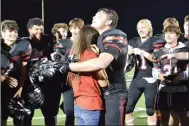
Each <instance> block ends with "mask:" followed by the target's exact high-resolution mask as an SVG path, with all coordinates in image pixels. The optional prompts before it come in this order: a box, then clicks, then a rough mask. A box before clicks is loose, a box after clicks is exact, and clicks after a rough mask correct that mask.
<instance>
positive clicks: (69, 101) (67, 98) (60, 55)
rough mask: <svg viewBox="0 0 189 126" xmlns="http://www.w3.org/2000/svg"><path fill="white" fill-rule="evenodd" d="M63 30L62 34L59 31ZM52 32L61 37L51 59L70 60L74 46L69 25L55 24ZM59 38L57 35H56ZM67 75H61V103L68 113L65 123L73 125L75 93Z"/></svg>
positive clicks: (58, 60)
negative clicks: (69, 36) (69, 32)
mask: <svg viewBox="0 0 189 126" xmlns="http://www.w3.org/2000/svg"><path fill="white" fill-rule="evenodd" d="M60 31H62V34H59V32H60ZM52 33H53V35H54V36H57V35H58V34H59V37H58V38H59V39H56V43H55V45H54V53H52V54H51V59H52V60H53V61H55V62H62V61H65V62H69V61H68V60H69V59H68V57H69V53H70V50H71V47H72V41H71V39H68V38H67V33H68V26H67V24H65V23H58V24H55V25H54V27H53V28H52ZM56 38H57V37H56ZM66 80H67V75H64V76H62V77H61V81H60V83H61V85H62V92H63V99H64V101H63V103H62V104H61V105H60V107H61V109H62V110H63V112H64V113H65V115H66V119H65V125H66V126H73V125H74V95H73V91H72V88H71V87H70V86H69V85H67V84H66Z"/></svg>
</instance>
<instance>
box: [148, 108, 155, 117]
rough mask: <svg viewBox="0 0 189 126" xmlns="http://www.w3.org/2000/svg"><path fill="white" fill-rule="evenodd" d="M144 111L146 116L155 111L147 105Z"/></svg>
mask: <svg viewBox="0 0 189 126" xmlns="http://www.w3.org/2000/svg"><path fill="white" fill-rule="evenodd" d="M146 113H147V115H148V116H152V115H154V113H155V109H154V108H151V107H148V108H146Z"/></svg>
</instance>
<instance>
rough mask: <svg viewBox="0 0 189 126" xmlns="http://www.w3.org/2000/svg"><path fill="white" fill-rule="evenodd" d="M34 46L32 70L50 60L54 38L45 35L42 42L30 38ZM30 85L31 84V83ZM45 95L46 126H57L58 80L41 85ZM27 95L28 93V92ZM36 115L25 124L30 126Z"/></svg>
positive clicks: (27, 119) (31, 61)
mask: <svg viewBox="0 0 189 126" xmlns="http://www.w3.org/2000/svg"><path fill="white" fill-rule="evenodd" d="M26 39H27V40H28V41H29V42H30V43H31V46H32V55H31V59H30V62H29V68H28V69H30V68H32V66H33V64H35V63H36V62H37V61H39V60H40V59H41V58H48V59H50V54H51V53H53V45H54V42H53V38H52V37H50V36H48V35H43V36H42V38H41V40H40V41H33V40H32V39H30V38H26ZM29 83H30V82H29ZM40 88H41V89H42V92H43V94H44V104H43V106H42V107H41V111H42V114H43V115H44V117H45V124H46V125H56V115H57V114H58V109H59V102H60V94H61V93H60V92H61V88H60V84H59V82H58V81H56V80H51V79H49V81H48V82H47V81H45V82H44V83H43V84H41V85H40ZM26 93H27V92H26ZM33 115H34V110H33V111H32V114H31V115H30V116H28V117H27V118H25V119H24V124H23V125H27V126H30V125H31V121H32V118H33Z"/></svg>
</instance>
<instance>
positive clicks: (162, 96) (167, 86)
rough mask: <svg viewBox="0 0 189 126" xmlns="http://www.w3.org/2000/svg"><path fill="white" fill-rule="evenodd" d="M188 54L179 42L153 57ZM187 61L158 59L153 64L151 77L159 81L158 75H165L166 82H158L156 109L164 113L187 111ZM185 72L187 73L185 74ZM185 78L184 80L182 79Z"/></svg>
mask: <svg viewBox="0 0 189 126" xmlns="http://www.w3.org/2000/svg"><path fill="white" fill-rule="evenodd" d="M179 52H186V53H188V52H189V49H188V48H187V47H186V46H185V45H184V44H183V43H181V42H179V43H178V45H177V46H176V47H174V48H169V47H168V45H165V47H163V48H161V49H160V50H159V51H158V52H155V53H154V54H153V55H155V56H156V57H157V59H159V58H160V57H161V56H162V55H165V54H172V53H179ZM188 63H189V62H188V61H187V60H177V59H174V58H172V59H166V58H164V59H160V60H159V62H157V63H154V68H153V76H154V77H155V78H157V79H159V77H158V75H159V74H160V73H162V74H165V75H166V76H165V79H166V80H167V81H165V82H160V85H159V93H158V98H157V108H158V109H159V110H164V111H174V112H183V111H187V110H188V109H189V108H188V106H189V105H188V103H189V102H188V99H189V98H188V88H187V86H188V80H187V78H188V77H187V75H188V72H187V71H186V69H187V67H188ZM185 72H187V73H185ZM178 74H179V75H180V76H181V80H180V81H179V82H177V83H174V82H173V80H174V79H175V78H176V77H177V76H178ZM183 77H185V78H183ZM178 103H179V104H178Z"/></svg>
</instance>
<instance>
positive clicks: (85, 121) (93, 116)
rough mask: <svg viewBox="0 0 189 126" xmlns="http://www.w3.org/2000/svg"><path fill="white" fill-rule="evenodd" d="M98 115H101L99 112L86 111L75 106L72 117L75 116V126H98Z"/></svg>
mask: <svg viewBox="0 0 189 126" xmlns="http://www.w3.org/2000/svg"><path fill="white" fill-rule="evenodd" d="M100 115H101V111H98V110H94V111H92V110H86V109H83V108H80V107H79V106H77V105H76V104H75V106H74V116H75V119H76V124H77V125H86V126H89V125H93V126H98V125H99V120H100Z"/></svg>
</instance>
